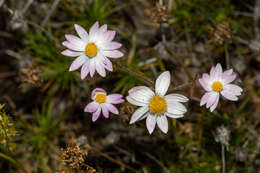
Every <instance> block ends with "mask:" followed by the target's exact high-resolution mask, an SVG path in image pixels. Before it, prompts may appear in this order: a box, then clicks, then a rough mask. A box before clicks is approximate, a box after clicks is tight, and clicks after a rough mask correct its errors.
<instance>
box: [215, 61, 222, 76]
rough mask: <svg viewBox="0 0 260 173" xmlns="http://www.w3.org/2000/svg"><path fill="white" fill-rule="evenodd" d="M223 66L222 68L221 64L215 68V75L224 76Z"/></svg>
mask: <svg viewBox="0 0 260 173" xmlns="http://www.w3.org/2000/svg"><path fill="white" fill-rule="evenodd" d="M222 72H223V71H222V66H221V64H220V63H218V64H217V65H216V68H215V73H216V76H219V75H221V74H222Z"/></svg>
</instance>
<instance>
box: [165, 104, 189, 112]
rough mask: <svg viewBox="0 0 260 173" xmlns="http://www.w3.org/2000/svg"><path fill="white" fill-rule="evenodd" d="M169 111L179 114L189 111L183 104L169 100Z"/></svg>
mask: <svg viewBox="0 0 260 173" xmlns="http://www.w3.org/2000/svg"><path fill="white" fill-rule="evenodd" d="M167 112H169V113H171V114H177V115H178V114H184V113H185V112H187V109H186V107H185V106H184V105H183V104H181V103H179V102H175V101H170V102H168V101H167Z"/></svg>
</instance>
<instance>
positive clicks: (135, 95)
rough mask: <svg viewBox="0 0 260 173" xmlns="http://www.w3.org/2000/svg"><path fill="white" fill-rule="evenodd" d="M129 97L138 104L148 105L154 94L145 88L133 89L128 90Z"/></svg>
mask: <svg viewBox="0 0 260 173" xmlns="http://www.w3.org/2000/svg"><path fill="white" fill-rule="evenodd" d="M129 96H130V97H131V98H132V99H134V100H136V101H138V102H142V103H149V101H150V99H151V98H152V97H154V92H153V91H152V90H151V89H150V88H148V87H146V86H141V87H134V88H132V89H131V90H129Z"/></svg>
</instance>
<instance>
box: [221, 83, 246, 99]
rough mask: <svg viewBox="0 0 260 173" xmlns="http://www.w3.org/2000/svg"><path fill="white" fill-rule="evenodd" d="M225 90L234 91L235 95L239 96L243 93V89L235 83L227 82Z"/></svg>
mask: <svg viewBox="0 0 260 173" xmlns="http://www.w3.org/2000/svg"><path fill="white" fill-rule="evenodd" d="M224 91H226V92H229V93H232V94H233V95H236V96H239V95H241V92H242V91H243V89H242V88H240V87H239V86H237V85H234V84H227V85H225V86H224Z"/></svg>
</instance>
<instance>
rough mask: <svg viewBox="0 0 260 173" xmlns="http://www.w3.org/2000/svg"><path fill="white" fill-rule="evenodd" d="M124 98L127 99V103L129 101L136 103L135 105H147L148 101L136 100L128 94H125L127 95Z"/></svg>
mask: <svg viewBox="0 0 260 173" xmlns="http://www.w3.org/2000/svg"><path fill="white" fill-rule="evenodd" d="M126 100H127V101H128V102H129V103H131V104H133V105H136V106H146V105H148V103H143V102H140V101H137V100H135V99H133V98H132V97H130V96H127V97H126Z"/></svg>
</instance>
